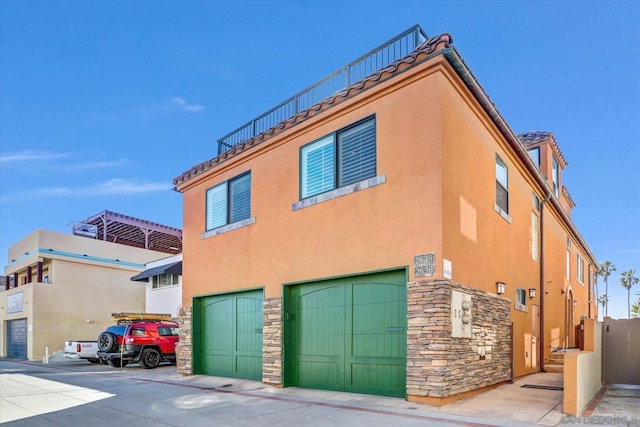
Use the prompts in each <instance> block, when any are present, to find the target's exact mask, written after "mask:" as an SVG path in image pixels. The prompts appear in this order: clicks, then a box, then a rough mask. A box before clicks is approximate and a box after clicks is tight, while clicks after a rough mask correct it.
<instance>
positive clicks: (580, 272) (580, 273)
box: [576, 254, 584, 285]
mask: <svg viewBox="0 0 640 427" xmlns="http://www.w3.org/2000/svg"><path fill="white" fill-rule="evenodd" d="M576 269H577V272H576V279H578V283H580V284H581V285H582V284H584V260H583V259H582V257H581V256H580V254H576Z"/></svg>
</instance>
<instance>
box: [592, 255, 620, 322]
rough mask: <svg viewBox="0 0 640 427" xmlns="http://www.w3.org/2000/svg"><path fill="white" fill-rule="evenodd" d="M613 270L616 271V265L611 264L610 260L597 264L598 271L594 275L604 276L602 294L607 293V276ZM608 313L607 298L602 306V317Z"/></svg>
mask: <svg viewBox="0 0 640 427" xmlns="http://www.w3.org/2000/svg"><path fill="white" fill-rule="evenodd" d="M614 271H616V266H615V265H613V263H612V262H611V261H605V262H603V263H602V264H600V265H599V266H598V272H597V273H596V276H600V277H602V278H604V286H605V288H604V294H605V295H609V276H611V273H613V272H614ZM608 315H609V299H608V298H607V302H606V304H605V306H604V317H607V316H608Z"/></svg>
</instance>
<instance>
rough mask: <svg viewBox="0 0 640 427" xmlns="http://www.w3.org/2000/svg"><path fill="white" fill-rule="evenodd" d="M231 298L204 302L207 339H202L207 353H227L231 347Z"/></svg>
mask: <svg viewBox="0 0 640 427" xmlns="http://www.w3.org/2000/svg"><path fill="white" fill-rule="evenodd" d="M231 303H232V301H231V299H230V298H225V299H221V300H217V301H216V300H213V301H211V302H210V303H208V304H205V307H204V313H203V315H204V316H203V319H204V322H203V324H204V328H205V330H206V331H207V336H208V339H206V340H204V344H205V345H204V350H205V352H207V353H218V354H219V353H220V352H222V353H223V354H228V353H229V351H230V348H231V342H232V337H231V321H232V317H231V315H232V312H231Z"/></svg>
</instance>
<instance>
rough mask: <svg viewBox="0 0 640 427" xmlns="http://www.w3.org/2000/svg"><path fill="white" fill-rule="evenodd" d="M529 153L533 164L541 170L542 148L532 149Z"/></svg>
mask: <svg viewBox="0 0 640 427" xmlns="http://www.w3.org/2000/svg"><path fill="white" fill-rule="evenodd" d="M527 153H529V157H531V160H533V163H535V165H536V166H538V168H540V147H536V148H532V149H530V150H528V151H527Z"/></svg>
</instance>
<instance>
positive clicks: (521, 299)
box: [516, 288, 527, 311]
mask: <svg viewBox="0 0 640 427" xmlns="http://www.w3.org/2000/svg"><path fill="white" fill-rule="evenodd" d="M516 310H520V311H527V291H525V290H524V289H522V288H516Z"/></svg>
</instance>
